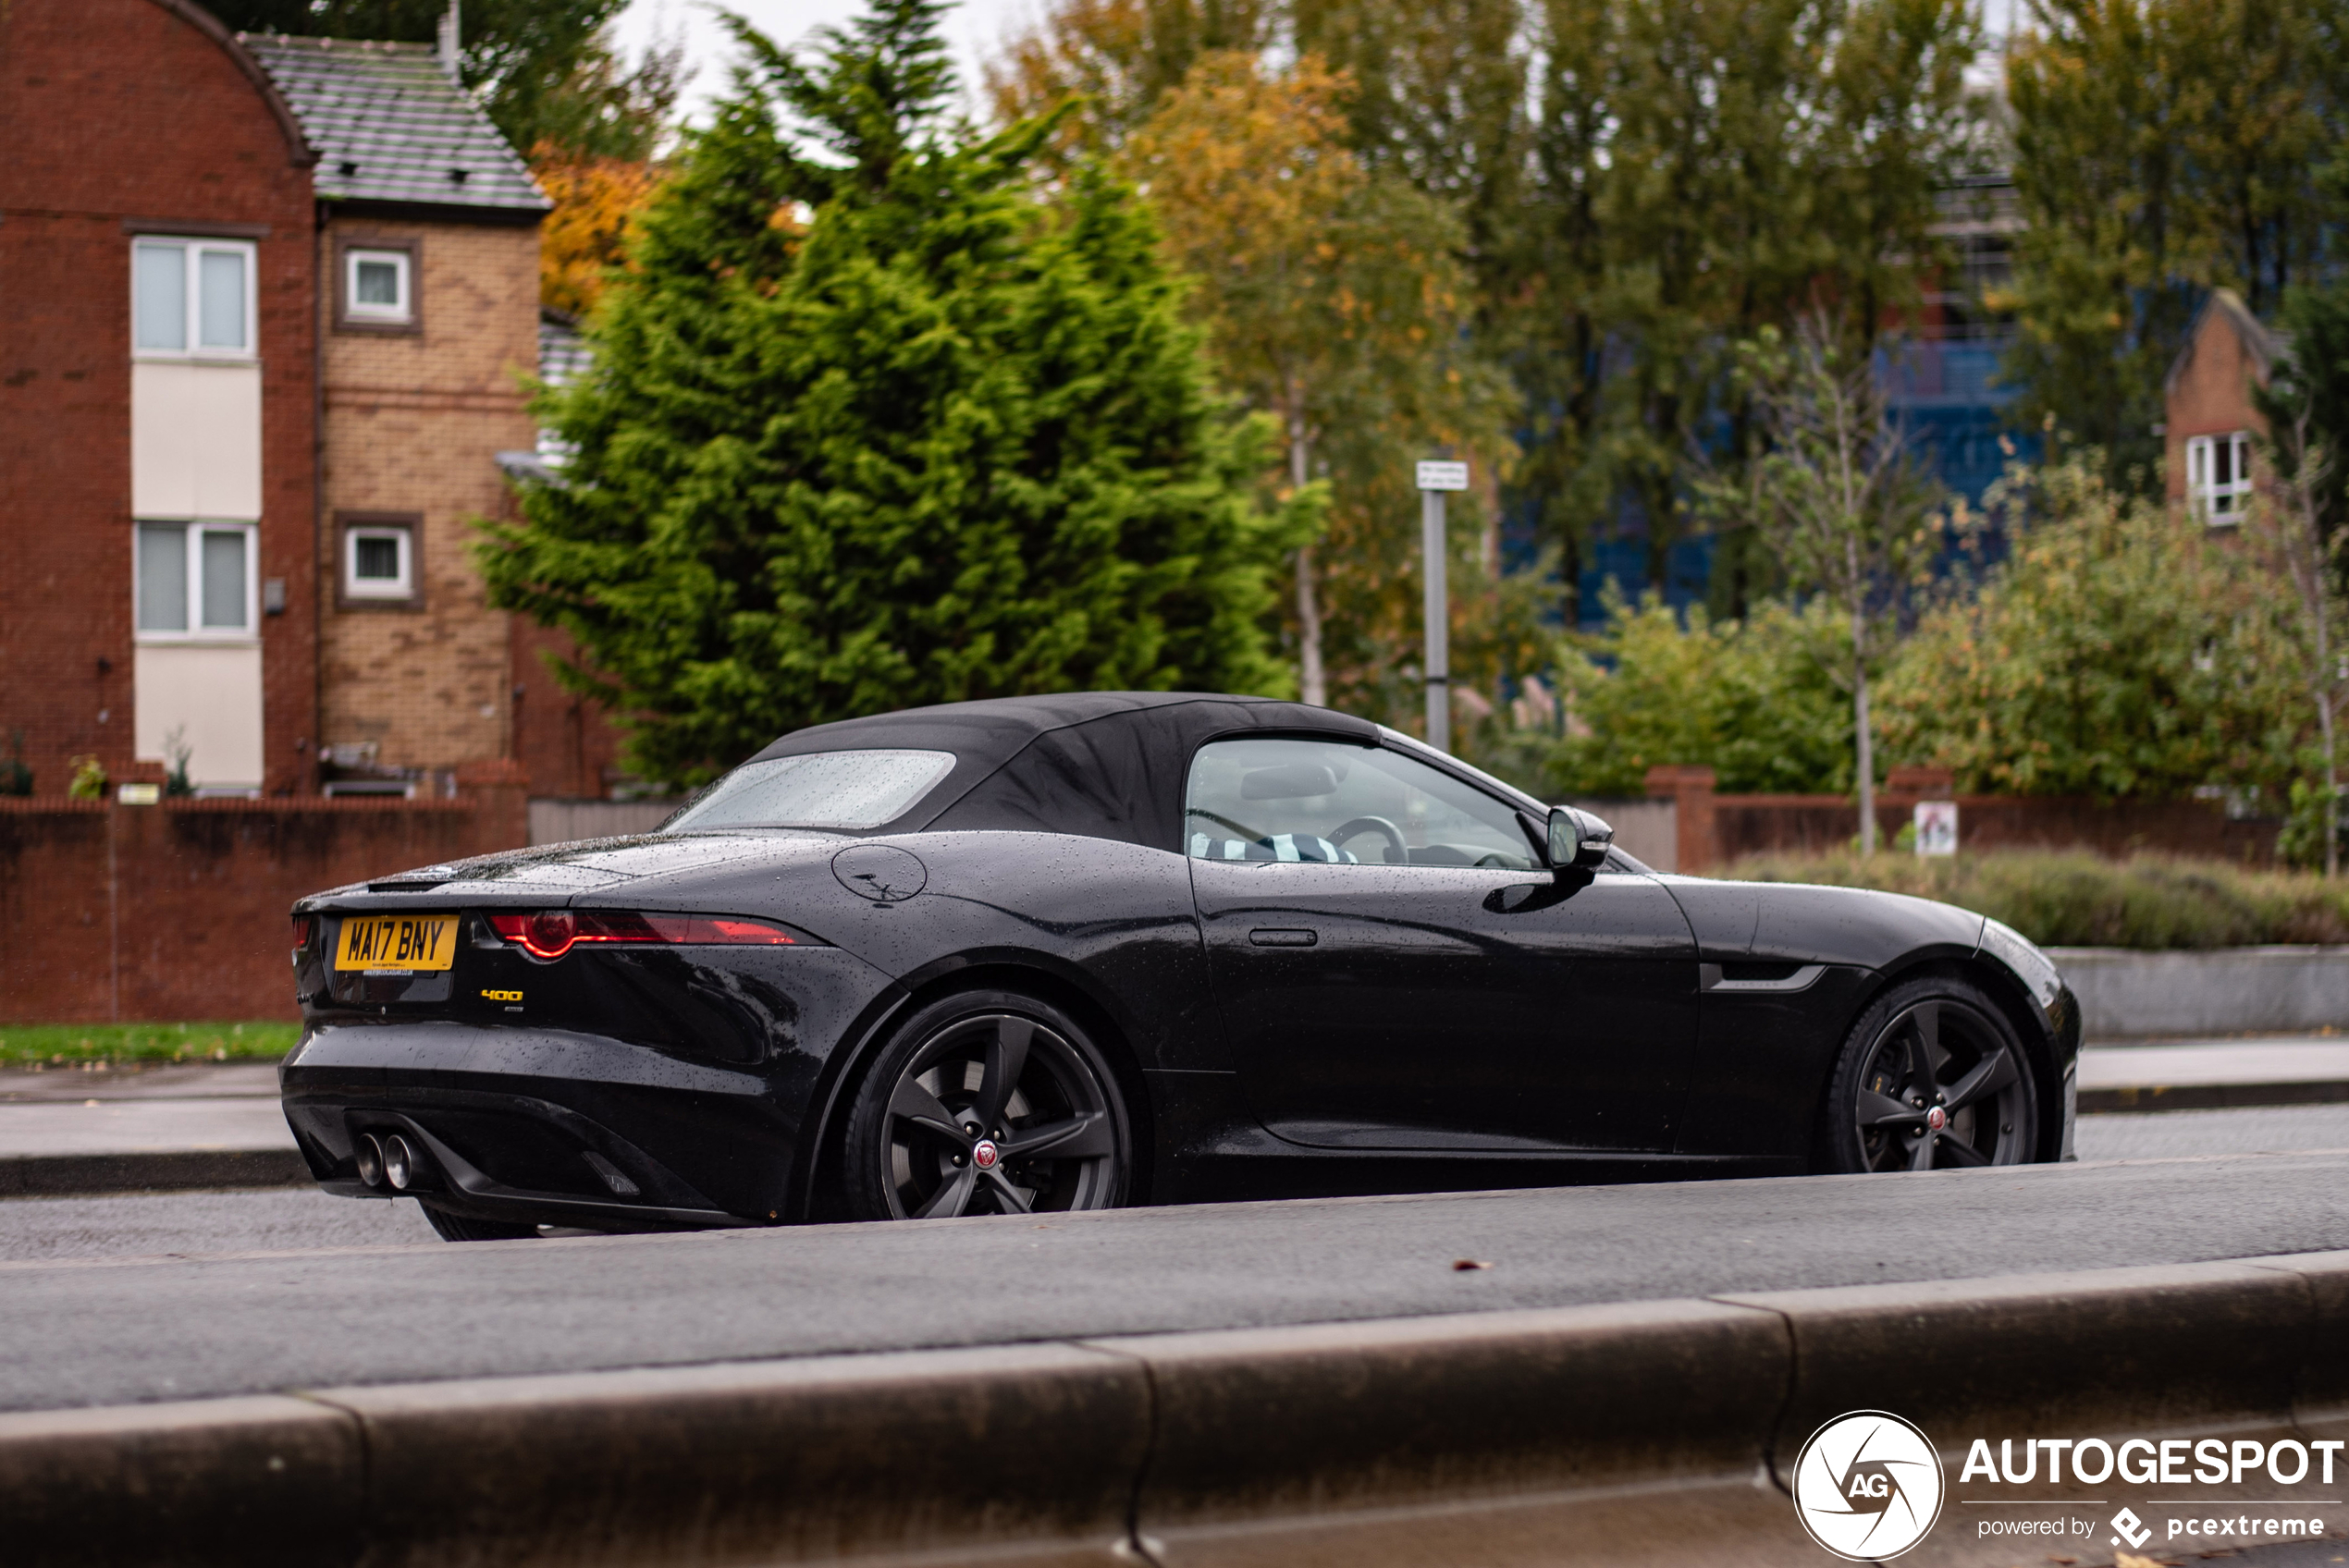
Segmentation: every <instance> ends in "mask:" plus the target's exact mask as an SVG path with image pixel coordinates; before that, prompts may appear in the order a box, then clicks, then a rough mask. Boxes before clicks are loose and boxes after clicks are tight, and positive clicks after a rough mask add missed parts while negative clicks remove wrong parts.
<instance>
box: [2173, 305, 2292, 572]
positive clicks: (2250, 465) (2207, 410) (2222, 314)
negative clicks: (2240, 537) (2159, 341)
mask: <svg viewBox="0 0 2349 1568" xmlns="http://www.w3.org/2000/svg"><path fill="white" fill-rule="evenodd" d="M2285 349H2286V344H2285V341H2284V338H2283V335H2282V334H2281V333H2278V332H2275V331H2272V330H2271V329H2269V327H2268V326H2266V325H2263V324H2262V323H2261V322H2260V321H2259V319H2258V318H2257V316H2254V315H2253V314H2252V313H2251V311H2250V308H2249V307H2248V306H2246V305H2244V302H2243V297H2242V296H2241V295H2239V294H2237V293H2236V292H2235V291H2234V290H2233V289H2232V288H2214V289H2212V290H2211V291H2210V297H2209V298H2208V300H2204V301H2203V305H2202V309H2201V311H2200V312H2197V313H2196V314H2195V320H2194V325H2193V326H2192V327H2191V328H2190V329H2188V331H2187V333H2186V345H2185V347H2184V348H2183V349H2179V350H2178V357H2177V359H2176V360H2175V361H2172V362H2171V366H2170V374H2169V375H2168V376H2167V377H2166V378H2164V380H2163V382H2162V386H2161V402H2162V431H2161V434H2162V439H2163V444H2164V447H2165V460H2164V462H2163V464H2162V469H2163V472H2164V473H2165V475H2166V476H2167V479H2168V482H2169V489H2170V498H2171V500H2172V501H2176V502H2180V503H2182V504H2183V505H2185V506H2186V507H2187V508H2190V509H2191V510H2192V511H2193V512H2194V513H2195V516H2197V517H2200V518H2201V519H2203V520H2204V521H2207V522H2210V523H2213V524H2219V525H2224V524H2226V523H2229V522H2232V521H2234V519H2235V517H2236V515H2237V514H2238V513H2240V512H2241V511H2242V509H2243V508H2244V505H2245V504H2246V503H2247V502H2248V501H2249V500H2250V497H2251V496H2252V493H2253V492H2254V490H2255V489H2256V488H2257V483H2258V481H2257V474H2256V472H2254V471H2255V469H2256V468H2257V464H2256V462H2255V461H2254V458H2255V456H2256V453H2257V442H2256V441H2255V440H2254V437H2255V436H2265V435H2267V434H2268V421H2267V418H2266V416H2264V415H2263V414H2261V413H2260V412H2259V410H2258V408H2257V405H2256V404H2254V403H2253V402H2252V389H2253V388H2254V387H2256V386H2266V385H2267V384H2268V377H2269V374H2270V373H2271V372H2272V371H2273V370H2274V368H2275V364H2276V361H2277V360H2278V359H2280V358H2281V356H2282V354H2283V353H2284V351H2285Z"/></svg>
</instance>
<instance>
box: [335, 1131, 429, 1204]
mask: <svg viewBox="0 0 2349 1568" xmlns="http://www.w3.org/2000/svg"><path fill="white" fill-rule="evenodd" d="M351 1155H352V1158H354V1159H355V1160H356V1162H357V1164H358V1166H359V1179H360V1180H361V1181H362V1182H366V1183H367V1185H369V1186H370V1187H375V1188H382V1187H389V1188H390V1189H391V1190H392V1191H393V1192H396V1193H404V1192H406V1191H408V1190H409V1188H411V1187H412V1186H414V1185H415V1183H416V1178H417V1176H418V1175H419V1174H420V1173H421V1172H422V1171H423V1170H424V1161H423V1159H421V1158H418V1156H417V1153H416V1149H415V1145H412V1144H411V1143H410V1142H409V1141H408V1140H407V1139H406V1138H404V1137H402V1136H401V1135H400V1133H384V1134H382V1135H381V1136H378V1135H376V1134H375V1133H360V1134H359V1141H358V1142H357V1143H356V1144H355V1145H352V1148H351Z"/></svg>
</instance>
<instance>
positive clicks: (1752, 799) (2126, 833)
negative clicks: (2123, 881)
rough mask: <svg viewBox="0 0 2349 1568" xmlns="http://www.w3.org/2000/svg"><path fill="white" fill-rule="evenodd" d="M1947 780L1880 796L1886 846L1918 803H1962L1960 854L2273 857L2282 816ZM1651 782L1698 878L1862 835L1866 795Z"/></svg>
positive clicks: (1839, 845) (1707, 774)
mask: <svg viewBox="0 0 2349 1568" xmlns="http://www.w3.org/2000/svg"><path fill="white" fill-rule="evenodd" d="M1898 771H1901V772H1905V771H1908V770H1905V769H1904V770H1898ZM1918 771H1920V772H1922V771H1924V770H1918ZM1943 778H1944V780H1945V781H1944V782H1943V783H1942V784H1941V785H1940V786H1939V787H1931V786H1926V787H1925V788H1922V789H1916V788H1912V789H1900V788H1896V787H1893V786H1896V785H1898V784H1899V783H1900V779H1899V778H1898V777H1897V775H1896V778H1894V779H1893V780H1892V781H1891V782H1890V784H1888V787H1887V788H1886V789H1885V790H1882V791H1881V792H1880V793H1878V794H1877V796H1876V833H1877V835H1878V842H1879V844H1880V845H1882V846H1884V847H1889V846H1890V845H1891V843H1892V841H1893V839H1894V838H1895V836H1896V835H1898V834H1899V833H1900V829H1901V828H1903V827H1908V826H1909V825H1910V823H1911V822H1912V820H1913V819H1914V813H1915V810H1916V804H1917V802H1919V801H1921V800H1937V801H1946V800H1955V801H1956V802H1958V848H1959V850H1960V851H1961V852H1963V851H1974V850H2086V851H2090V852H2092V853H2095V854H2100V855H2106V856H2109V857H2111V858H2113V859H2121V858H2124V857H2126V856H2129V855H2133V854H2138V853H2155V854H2171V855H2184V856H2190V857H2194V858H2197V859H2204V860H2227V861H2233V862H2235V863H2237V864H2248V865H2259V866H2266V865H2272V864H2275V858H2276V833H2277V830H2278V828H2279V827H2281V824H2280V823H2277V822H2274V821H2271V820H2257V821H2230V820H2229V819H2228V818H2227V816H2226V815H2225V814H2224V813H2222V812H2220V810H2218V809H2217V808H2216V807H2215V806H2212V805H2208V804H2205V803H2203V802H2195V801H2116V802H2109V803H2107V802H2097V801H2088V800H2071V799H2066V798H2063V797H2060V796H2047V795H1954V796H1953V795H1951V794H1950V793H1949V790H1948V788H1947V784H1946V775H1944V776H1943ZM1647 782H1648V793H1649V795H1650V796H1652V797H1654V798H1659V799H1668V800H1672V801H1675V802H1678V804H1679V856H1680V862H1679V869H1680V870H1681V871H1684V872H1691V873H1694V874H1697V875H1700V876H1702V875H1716V876H1717V875H1720V874H1722V873H1723V872H1725V871H1726V870H1727V868H1728V867H1729V866H1730V865H1732V864H1735V863H1736V862H1738V861H1740V860H1742V859H1744V858H1745V857H1746V856H1748V855H1761V854H1818V853H1824V852H1826V851H1839V850H1845V849H1848V848H1850V847H1851V842H1852V840H1853V839H1856V838H1857V837H1858V836H1859V832H1860V817H1859V805H1858V802H1855V801H1853V800H1851V799H1850V798H1848V797H1845V796H1842V795H1716V794H1714V793H1713V770H1712V769H1711V768H1709V767H1658V768H1651V769H1649V771H1648V780H1647ZM1923 782H1924V781H1923V780H1919V783H1920V784H1922V783H1923Z"/></svg>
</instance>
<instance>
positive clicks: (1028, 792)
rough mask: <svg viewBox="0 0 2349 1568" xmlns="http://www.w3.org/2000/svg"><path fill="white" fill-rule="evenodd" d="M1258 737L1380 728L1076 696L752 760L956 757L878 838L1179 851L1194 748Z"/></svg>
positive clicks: (797, 743)
mask: <svg viewBox="0 0 2349 1568" xmlns="http://www.w3.org/2000/svg"><path fill="white" fill-rule="evenodd" d="M1249 730H1273V731H1288V732H1291V733H1295V732H1297V731H1309V732H1321V733H1325V734H1331V735H1336V736H1343V737H1345V738H1346V739H1347V740H1350V741H1356V742H1358V743H1360V744H1365V745H1376V744H1377V743H1378V727H1377V726H1376V725H1374V724H1371V723H1370V722H1369V721H1368V720H1365V719H1359V718H1355V717H1350V716H1348V715H1347V714H1342V713H1333V712H1331V711H1330V710H1329V709H1327V708H1317V707H1309V706H1307V705H1306V704H1302V703H1285V702H1280V701H1277V700H1275V699H1273V698H1269V697H1227V696H1222V695H1218V694H1215V693H1212V692H1064V693H1055V694H1053V695H1050V696H1035V697H996V698H990V699H988V700H986V701H982V702H975V703H947V704H941V705H940V706H937V707H927V708H907V709H904V710H903V711H901V712H897V713H886V714H874V715H872V716H870V717H865V718H849V719H842V720H840V721H839V722H837V723H833V724H818V725H811V726H809V727H808V728H807V729H795V730H793V731H792V733H790V734H788V735H786V736H784V737H782V738H781V740H779V741H776V742H775V743H774V744H773V745H770V746H769V747H768V748H767V749H766V750H765V751H762V752H760V753H758V755H757V756H756V757H754V758H752V759H751V760H752V761H754V762H763V761H765V760H767V759H768V758H769V757H788V756H803V755H806V754H807V753H811V752H839V751H856V750H866V749H880V748H904V749H908V750H916V751H941V752H952V753H954V756H955V766H954V770H953V772H952V773H950V774H948V775H947V776H946V778H945V779H944V780H943V781H941V783H940V784H939V786H938V788H936V789H935V790H931V791H929V794H928V795H927V796H925V797H924V798H923V799H922V800H921V801H920V802H918V803H916V806H915V807H914V809H913V810H912V811H910V812H908V813H907V814H906V815H904V817H901V818H900V819H898V820H897V821H895V822H892V823H888V824H885V825H884V826H883V827H880V828H879V829H878V831H879V832H883V833H906V832H919V831H921V830H923V829H925V828H929V829H937V830H950V829H978V828H1007V829H1024V830H1027V831H1035V832H1048V833H1081V834H1084V835H1087V836H1088V837H1091V838H1099V839H1122V840H1124V841H1125V842H1128V843H1136V844H1146V845H1149V846H1150V847H1152V848H1156V849H1168V850H1171V849H1175V848H1177V847H1178V846H1179V845H1180V843H1181V839H1182V813H1183V802H1182V794H1183V786H1184V769H1185V765H1186V764H1187V762H1188V760H1189V757H1190V753H1192V751H1193V750H1195V749H1196V748H1197V747H1198V746H1199V744H1200V743H1201V742H1203V741H1208V740H1211V739H1212V738H1213V737H1215V736H1217V735H1228V734H1233V733H1236V732H1238V733H1245V732H1247V731H1249Z"/></svg>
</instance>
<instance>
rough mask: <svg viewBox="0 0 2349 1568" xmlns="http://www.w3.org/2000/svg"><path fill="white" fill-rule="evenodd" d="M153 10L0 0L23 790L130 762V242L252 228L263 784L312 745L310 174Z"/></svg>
mask: <svg viewBox="0 0 2349 1568" xmlns="http://www.w3.org/2000/svg"><path fill="white" fill-rule="evenodd" d="M198 16H200V13H194V8H193V7H192V6H185V7H179V6H173V5H170V4H167V3H166V0H6V4H0V747H4V746H5V744H6V731H7V729H9V728H10V727H12V726H20V727H22V729H24V730H25V741H26V745H25V753H26V759H27V760H28V761H29V762H31V765H32V767H33V771H34V776H35V785H36V788H38V789H39V790H41V791H42V792H43V793H44V794H45V793H50V792H55V791H62V790H63V789H64V787H65V784H66V777H67V768H66V759H67V757H68V756H70V755H72V754H74V753H80V752H94V753H97V754H98V756H99V757H100V758H101V759H103V760H104V761H105V763H106V765H107V766H108V767H109V768H110V769H111V770H112V771H113V772H114V773H115V774H117V776H121V775H123V774H126V773H127V772H129V764H130V761H131V748H132V741H131V679H130V669H131V603H130V593H131V575H130V574H131V564H130V321H129V299H130V276H129V269H130V246H129V240H130V236H129V233H127V232H126V231H125V228H124V220H125V219H132V218H135V219H158V220H166V221H168V222H175V223H180V224H185V225H189V226H191V227H193V226H197V225H204V224H239V225H264V226H266V227H267V234H266V236H265V238H263V239H260V240H259V241H258V246H257V249H258V253H259V274H258V276H257V279H256V282H257V284H258V288H257V290H256V293H257V298H258V300H259V322H258V325H259V327H260V339H259V342H260V348H261V359H262V377H263V405H262V433H263V434H262V440H263V451H262V465H263V469H262V472H263V482H264V492H263V502H262V506H263V515H262V521H261V557H260V563H259V564H260V575H261V576H262V577H263V578H264V579H265V578H272V577H279V578H284V579H285V580H286V582H287V584H288V590H289V592H288V597H287V611H286V613H285V614H284V615H281V616H268V617H264V619H263V623H262V645H263V650H264V652H263V702H264V716H265V721H266V731H265V739H264V767H265V769H266V775H267V787H268V788H269V789H270V790H272V791H286V790H294V789H300V788H313V787H314V785H311V784H310V783H308V782H307V780H308V778H309V766H310V748H311V743H312V742H313V741H314V739H315V737H316V735H317V681H316V676H315V673H314V671H315V668H316V657H315V653H314V643H315V640H316V635H317V624H316V613H315V605H314V601H313V597H312V595H311V594H309V593H308V592H307V591H306V587H307V584H308V583H310V582H312V581H313V579H314V574H315V567H314V551H315V542H314V541H315V507H316V481H315V475H314V433H315V428H316V414H315V410H314V402H315V388H314V366H315V360H314V354H315V340H314V311H313V309H312V302H313V299H314V281H313V273H312V261H311V248H312V245H313V242H314V237H313V227H314V221H315V220H314V209H313V205H312V202H311V182H310V171H309V169H308V168H307V167H306V166H304V165H302V164H301V163H300V162H298V161H297V159H298V157H301V156H306V154H303V153H301V150H300V149H299V147H298V145H296V144H294V143H291V142H289V141H288V137H287V131H286V129H285V127H284V126H283V125H282V124H281V123H280V121H279V120H278V118H277V116H276V114H275V113H274V112H273V110H272V108H271V106H270V102H269V100H268V99H267V98H266V97H265V96H264V93H263V92H262V90H261V88H259V87H258V86H257V85H256V84H255V83H254V82H253V81H252V80H251V79H250V78H248V77H247V76H246V74H245V73H244V71H243V70H242V69H241V68H240V66H239V63H238V55H237V54H236V53H235V52H234V51H233V48H232V46H224V44H223V43H221V42H220V40H219V38H218V37H215V36H213V35H210V34H208V33H207V31H205V29H204V28H203V25H202V23H201V21H200V20H199V19H196V17H198Z"/></svg>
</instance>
